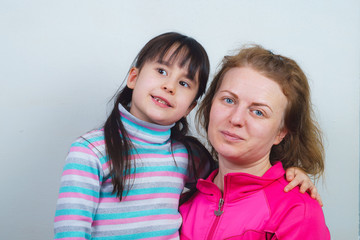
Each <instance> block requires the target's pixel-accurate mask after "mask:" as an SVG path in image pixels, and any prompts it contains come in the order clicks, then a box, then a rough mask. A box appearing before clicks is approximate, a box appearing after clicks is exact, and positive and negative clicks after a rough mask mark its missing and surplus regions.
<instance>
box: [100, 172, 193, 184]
mask: <svg viewBox="0 0 360 240" xmlns="http://www.w3.org/2000/svg"><path fill="white" fill-rule="evenodd" d="M145 177H148V178H150V177H176V178H181V179H183V178H186V175H185V174H182V173H177V172H170V171H161V172H145V173H136V174H131V175H130V176H126V178H127V179H131V178H145ZM105 183H111V179H110V178H108V179H106V181H105Z"/></svg>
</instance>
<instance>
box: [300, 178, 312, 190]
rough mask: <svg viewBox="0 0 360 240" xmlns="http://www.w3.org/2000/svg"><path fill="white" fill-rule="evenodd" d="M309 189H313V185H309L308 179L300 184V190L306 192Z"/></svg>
mask: <svg viewBox="0 0 360 240" xmlns="http://www.w3.org/2000/svg"><path fill="white" fill-rule="evenodd" d="M308 189H311V186H310V185H309V183H308V182H306V181H304V182H302V184H301V186H300V192H301V193H305V192H306V191H307V190H308ZM310 192H311V190H310Z"/></svg>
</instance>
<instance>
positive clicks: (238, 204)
mask: <svg viewBox="0 0 360 240" xmlns="http://www.w3.org/2000/svg"><path fill="white" fill-rule="evenodd" d="M217 171H218V170H215V171H214V172H213V173H212V174H211V175H210V176H209V177H208V179H206V180H203V179H201V180H199V182H198V183H197V189H198V191H197V192H196V193H195V195H194V196H193V197H192V198H191V199H190V200H189V201H188V202H186V203H185V204H183V205H182V206H181V207H180V213H181V215H182V217H183V225H182V227H181V239H191V240H201V239H216V240H217V239H231V240H235V239H237V240H265V239H266V240H277V239H278V240H288V239H291V240H297V239H299V240H323V239H324V240H327V239H330V233H329V230H328V228H327V226H326V224H325V219H324V214H323V212H322V209H321V207H320V205H319V203H318V202H317V201H315V200H314V199H312V198H311V197H310V196H309V195H308V194H302V193H300V192H299V188H296V189H293V190H292V191H290V192H289V193H285V192H284V190H283V189H284V187H285V186H286V185H287V183H288V182H287V181H286V179H285V177H284V174H285V171H284V169H283V167H282V164H281V163H280V162H279V163H277V164H275V165H274V166H273V167H271V168H270V169H269V170H268V171H267V172H266V173H265V174H264V175H263V176H262V177H257V176H253V175H250V174H246V173H230V174H227V175H226V176H225V179H224V195H222V193H221V191H220V190H219V188H218V187H217V186H216V185H215V184H214V183H213V182H212V180H213V179H214V177H215V176H216V174H217Z"/></svg>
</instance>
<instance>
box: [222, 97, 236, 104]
mask: <svg viewBox="0 0 360 240" xmlns="http://www.w3.org/2000/svg"><path fill="white" fill-rule="evenodd" d="M224 101H225V102H226V103H229V104H233V103H234V100H232V99H231V98H224Z"/></svg>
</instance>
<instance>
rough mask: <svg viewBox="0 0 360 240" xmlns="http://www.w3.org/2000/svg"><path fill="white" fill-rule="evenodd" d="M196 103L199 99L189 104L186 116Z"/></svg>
mask: <svg viewBox="0 0 360 240" xmlns="http://www.w3.org/2000/svg"><path fill="white" fill-rule="evenodd" d="M196 104H197V101H194V102H193V103H192V104H191V105H190V106H189V108H188V109H187V111H186V113H185V116H184V117H186V116H187V115H188V114H189V113H190V112H191V110H193V109H194V107H195V106H196Z"/></svg>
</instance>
